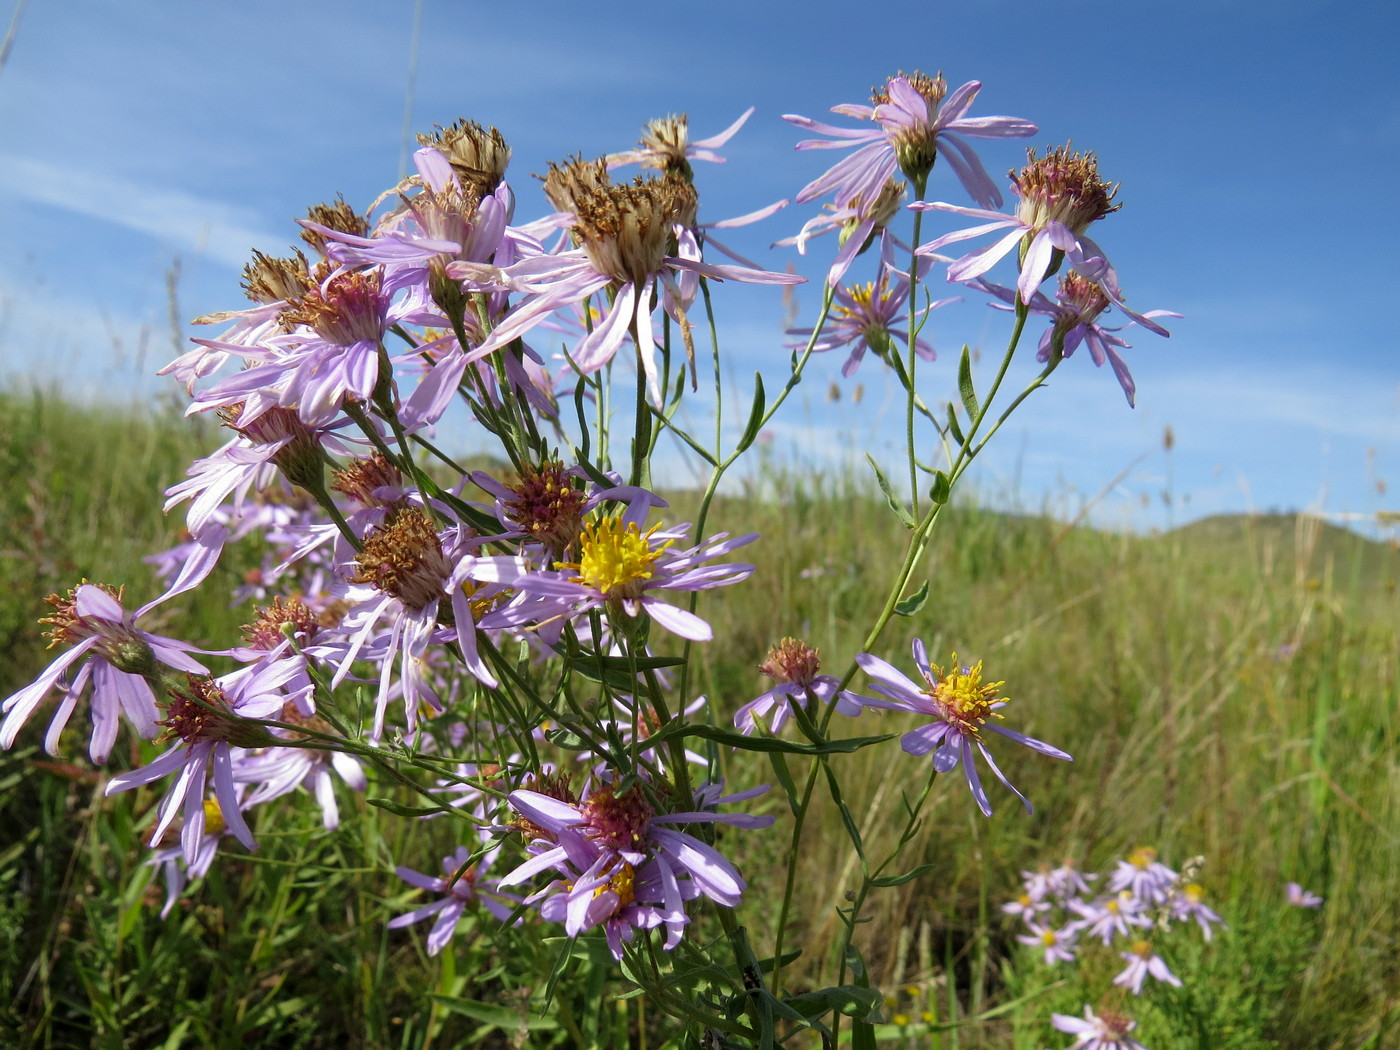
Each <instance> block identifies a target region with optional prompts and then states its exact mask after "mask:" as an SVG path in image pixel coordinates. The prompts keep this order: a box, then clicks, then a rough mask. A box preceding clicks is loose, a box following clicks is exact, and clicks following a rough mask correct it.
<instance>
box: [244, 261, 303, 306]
mask: <svg viewBox="0 0 1400 1050" xmlns="http://www.w3.org/2000/svg"><path fill="white" fill-rule="evenodd" d="M312 286H313V282H312V280H311V270H310V266H309V265H308V264H307V261H306V256H305V255H302V254H301V252H300V251H298V252H296V254H295V255H291V256H288V257H287V258H278V257H276V256H271V255H264V254H263V253H262V252H260V251H257V250H256V249H254V251H253V261H252V262H250V263H249V264H248V265H247V266H245V267H243V291H244V292H245V293H247V296H248V298H249V299H251V300H252V301H253V302H255V303H259V304H262V305H267V304H269V303H281V302H291V301H292V300H294V299H300V298H301V297H302V296H303V295H305V294H306V293H307V292H309V291H310V290H311V288H312Z"/></svg>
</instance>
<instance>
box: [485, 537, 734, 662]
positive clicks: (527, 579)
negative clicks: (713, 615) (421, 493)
mask: <svg viewBox="0 0 1400 1050" xmlns="http://www.w3.org/2000/svg"><path fill="white" fill-rule="evenodd" d="M686 528H688V526H681V527H677V528H675V529H669V530H665V531H662V530H661V526H660V525H653V526H652V527H651V528H649V529H647V530H646V531H645V532H643V531H642V530H641V529H640V528H638V526H637V523H636V522H635V521H626V522H624V520H623V519H622V518H616V517H602V518H595V519H593V520H592V521H590V522H588V523H586V524H585V526H584V529H583V533H582V535H581V536H580V537H579V539H578V545H577V546H578V552H579V553H578V560H577V561H573V562H561V563H558V564H557V570H556V571H550V570H544V571H540V572H531V573H527V574H525V575H523V576H521V577H519V578H518V579H516V580H515V581H514V586H515V587H516V588H517V589H518V590H519V591H521V592H522V593H524V594H526V595H529V596H533V597H535V598H536V599H537V600H536V601H533V602H522V603H520V604H515V605H511V606H509V607H507V608H505V609H502V610H499V611H497V612H494V613H492V614H491V616H490V617H489V618H488V619H487V620H485V621H484V623H485V624H486V625H488V626H516V625H518V624H520V623H524V622H526V621H528V620H535V621H537V622H539V623H541V624H542V625H543V623H545V622H549V621H553V622H555V623H558V621H559V620H560V619H561V618H568V617H573V616H579V615H580V614H582V613H585V612H587V611H589V610H590V609H604V610H606V611H607V613H608V615H609V617H610V619H611V620H612V621H613V627H614V628H615V629H617V628H620V627H622V626H623V625H625V624H627V623H630V622H632V621H635V620H636V619H637V618H638V617H640V616H641V615H642V614H643V613H645V614H647V615H648V616H650V617H651V618H652V619H653V620H655V621H656V622H657V623H659V624H660V625H661V626H662V627H664V628H666V630H668V631H670V632H671V633H672V634H677V635H680V636H681V637H682V638H687V639H689V640H691V641H696V642H707V641H709V640H710V638H712V637H713V632H712V631H711V629H710V625H709V624H708V623H706V622H705V621H704V620H702V619H701V618H700V617H698V616H696V615H695V614H694V613H692V612H689V611H687V610H685V609H682V608H680V607H678V606H675V605H671V604H670V603H669V602H664V601H662V600H661V599H660V598H658V597H656V596H655V594H654V593H653V592H655V591H659V590H672V591H700V590H709V589H711V588H714V587H724V586H727V585H729V584H731V583H738V582H740V581H741V580H745V579H747V578H748V577H749V575H750V574H752V572H753V571H754V567H753V566H752V565H747V564H740V563H729V564H724V565H705V564H704V563H705V562H707V561H709V560H711V559H712V558H718V557H722V556H724V555H726V554H728V553H730V552H731V551H733V550H736V549H738V548H739V547H742V546H744V545H745V544H746V543H752V542H753V541H754V540H756V539H757V538H758V534H757V533H747V534H745V535H743V536H735V537H733V538H730V537H729V534H728V533H719V534H717V535H715V536H713V537H711V538H710V539H709V540H708V541H706V542H705V543H702V544H699V545H698V546H695V547H691V548H688V549H685V550H679V551H677V550H673V549H672V547H671V545H672V544H673V543H675V542H676V541H677V540H679V539H681V538H682V537H684V535H685V531H686Z"/></svg>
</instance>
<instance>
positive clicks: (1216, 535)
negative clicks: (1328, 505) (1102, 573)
mask: <svg viewBox="0 0 1400 1050" xmlns="http://www.w3.org/2000/svg"><path fill="white" fill-rule="evenodd" d="M1157 540H1158V542H1164V543H1181V544H1185V545H1188V546H1190V547H1193V548H1195V549H1196V550H1198V551H1199V552H1200V553H1201V554H1202V555H1203V556H1210V555H1216V556H1223V557H1226V558H1240V557H1243V558H1248V560H1249V561H1251V562H1253V563H1255V564H1258V565H1259V566H1260V567H1261V568H1263V569H1265V570H1266V571H1268V572H1270V573H1277V574H1292V575H1294V576H1295V577H1300V578H1304V579H1322V578H1324V577H1330V578H1331V579H1332V580H1333V581H1335V582H1336V583H1337V584H1340V585H1347V586H1360V587H1363V588H1364V587H1370V586H1380V587H1384V588H1394V587H1395V586H1396V582H1397V581H1398V580H1400V543H1397V542H1396V541H1395V540H1391V541H1384V540H1372V539H1368V538H1367V537H1365V536H1362V535H1360V534H1358V533H1355V532H1352V531H1351V530H1350V529H1346V528H1342V527H1341V526H1338V525H1333V524H1332V523H1330V522H1328V521H1324V520H1323V519H1322V518H1319V517H1316V516H1314V515H1311V514H1219V515H1215V516H1213V517H1209V518H1202V519H1201V520H1199V521H1193V522H1191V523H1190V524H1189V525H1182V526H1179V527H1178V528H1176V529H1173V530H1172V531H1171V532H1168V533H1165V534H1163V535H1161V536H1159V537H1157Z"/></svg>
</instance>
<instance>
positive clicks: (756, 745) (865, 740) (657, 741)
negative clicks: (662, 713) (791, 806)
mask: <svg viewBox="0 0 1400 1050" xmlns="http://www.w3.org/2000/svg"><path fill="white" fill-rule="evenodd" d="M691 736H696V737H700V738H701V739H703V740H713V741H714V742H715V743H717V744H721V745H728V746H729V747H733V748H738V749H739V750H741V751H763V752H768V751H782V752H784V753H786V754H789V755H835V754H851V753H853V752H856V751H859V750H860V749H861V748H863V747H869V746H871V745H872V744H882V743H884V742H885V741H886V740H893V739H894V738H895V736H896V734H894V733H886V734H884V735H883V736H853V737H845V738H843V739H841V740H828V741H826V743H824V744H799V743H797V742H796V741H792V740H779V739H777V738H776V737H771V736H744V735H743V734H742V733H735V732H733V731H731V730H727V729H721V728H719V727H718V726H707V725H699V724H690V725H683V724H680V723H673V724H672V725H669V726H666V727H665V728H664V729H662V730H661V731H660V732H658V733H653V734H652V735H651V736H650V737H649V738H648V739H649V740H650V742H651V745H652V746H653V747H657V746H659V745H661V744H663V743H668V742H669V741H670V740H671V739H672V738H673V737H691Z"/></svg>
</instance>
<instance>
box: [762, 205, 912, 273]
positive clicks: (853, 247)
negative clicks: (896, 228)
mask: <svg viewBox="0 0 1400 1050" xmlns="http://www.w3.org/2000/svg"><path fill="white" fill-rule="evenodd" d="M903 200H904V183H902V182H896V181H894V180H893V179H891V180H890V181H889V182H887V183H885V185H884V187H883V188H882V189H881V190H880V192H879V193H878V194H877V195H876V196H875V197H873V198H871V199H869V200H867V199H866V198H864V197H853V198H852V199H851V200H849V201H847V202H845V203H844V204H841V205H834V204H828V205H826V206H824V207H823V209H822V212H821V214H819V215H816V216H814V217H813V218H811V219H808V220H807V222H806V223H804V224H803V226H802V229H801V230H800V231H799V232H798V234H797V236H796V237H785V238H783V239H782V240H780V241H778V242H776V243H777V244H780V245H789V244H790V245H794V246H796V248H797V250H798V252H799V253H800V254H802V255H806V254H807V242H808V240H810V239H811V238H813V237H820V236H821V235H822V234H824V233H831V232H832V231H833V230H834V231H838V232H839V233H840V239H839V243H840V247H839V249H838V250H837V252H836V258H835V259H833V260H832V263H831V268H830V269H829V270H828V271H827V274H826V283H827V284H829V285H833V286H834V285H836V284H839V283H840V281H841V278H842V277H844V276H845V275H846V271H847V270H849V269H850V268H851V263H853V262H855V260H856V256H858V255H860V254H861V253H862V252H864V251H866V250H867V249H868V248H869V247H870V246H871V245H872V244H873V243H874V242H875V238H876V237H879V238H880V263H881V265H882V266H884V267H887V268H889V269H894V249H895V248H896V247H900V248H904V250H905V251H908V248H907V247H906V246H905V245H904V243H903V242H902V241H900V240H899V239H898V238H897V237H895V235H894V234H892V233H891V232H890V229H889V227H890V223H891V222H893V221H894V218H895V216H896V215H898V214H899V210H900V204H901V203H902V202H903ZM923 261H924V262H925V263H927V264H931V263H932V260H929V259H924V260H923Z"/></svg>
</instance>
